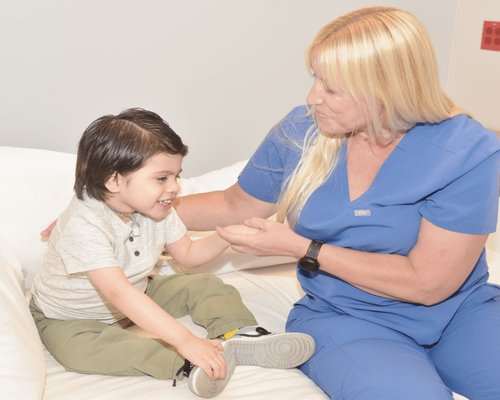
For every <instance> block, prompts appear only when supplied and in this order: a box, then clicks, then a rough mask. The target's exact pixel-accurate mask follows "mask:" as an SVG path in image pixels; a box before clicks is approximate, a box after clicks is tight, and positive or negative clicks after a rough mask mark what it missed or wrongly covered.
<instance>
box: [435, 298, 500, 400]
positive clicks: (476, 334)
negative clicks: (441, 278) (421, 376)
mask: <svg viewBox="0 0 500 400" xmlns="http://www.w3.org/2000/svg"><path fill="white" fill-rule="evenodd" d="M490 289H491V288H490ZM479 290H481V289H479ZM475 294H476V293H473V294H472V295H471V296H470V298H469V299H468V300H467V301H466V302H465V303H464V305H463V306H462V307H461V308H460V310H459V311H458V312H457V314H456V315H455V317H454V318H453V320H452V321H451V323H450V324H449V325H448V327H447V328H446V330H445V332H444V333H443V336H442V338H441V340H440V341H439V343H438V344H437V345H436V346H434V347H433V348H432V349H431V350H430V351H429V355H430V356H431V358H432V360H433V362H434V365H435V366H436V368H437V371H438V373H439V374H440V375H441V378H442V379H443V381H444V382H445V383H446V385H447V386H448V387H450V388H451V389H452V390H453V391H454V392H456V393H459V394H461V395H463V396H465V397H467V398H469V399H471V400H494V399H495V400H498V399H500V383H499V379H498V378H499V377H500V297H496V298H493V299H491V300H489V301H486V302H482V301H481V302H479V303H477V304H475V303H474V297H475Z"/></svg>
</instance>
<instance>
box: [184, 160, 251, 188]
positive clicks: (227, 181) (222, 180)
mask: <svg viewBox="0 0 500 400" xmlns="http://www.w3.org/2000/svg"><path fill="white" fill-rule="evenodd" d="M247 162H248V160H244V161H239V162H237V163H235V164H233V165H230V166H228V167H224V168H221V169H218V170H215V171H211V172H207V173H206V174H203V175H200V176H197V177H194V178H189V179H181V181H180V187H181V191H180V192H179V196H186V195H188V194H195V193H206V192H213V191H215V190H224V189H227V188H228V187H230V186H232V185H233V184H235V183H236V181H237V180H238V176H239V175H240V173H241V171H243V168H245V165H247Z"/></svg>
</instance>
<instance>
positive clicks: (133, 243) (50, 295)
mask: <svg viewBox="0 0 500 400" xmlns="http://www.w3.org/2000/svg"><path fill="white" fill-rule="evenodd" d="M135 219H136V221H137V222H138V223H139V225H140V236H138V237H133V236H132V223H131V222H128V223H125V222H123V221H122V220H121V219H120V218H119V217H118V216H117V215H116V214H115V213H114V212H112V211H111V210H110V209H109V208H108V207H106V206H105V205H104V203H102V202H100V201H98V200H95V199H93V198H90V197H88V196H87V195H86V193H85V194H84V200H83V201H82V200H79V199H78V198H77V197H76V196H75V197H73V199H72V200H71V203H70V205H69V206H68V208H67V209H66V210H65V211H64V212H63V213H62V214H61V216H60V218H59V219H58V222H57V225H56V226H55V228H54V230H53V231H52V234H51V236H50V240H49V244H48V248H47V252H46V253H45V256H44V260H43V263H42V266H41V268H40V271H39V272H38V274H37V276H36V277H35V280H34V284H33V288H32V292H33V297H34V299H35V303H36V305H37V306H38V307H39V308H40V309H41V310H42V311H43V313H44V314H45V316H46V317H48V318H52V319H59V320H73V319H93V320H98V321H101V322H104V323H108V324H112V323H114V322H117V321H119V320H121V319H123V318H125V316H124V315H123V313H121V312H120V311H119V310H118V309H117V308H116V307H115V306H114V305H113V304H111V303H110V302H109V301H108V300H107V299H106V298H105V297H104V296H103V294H102V293H101V292H100V291H99V289H97V287H95V286H94V285H93V283H92V282H91V281H90V279H89V278H88V277H87V274H86V273H85V272H86V271H92V270H96V269H100V268H108V267H116V266H119V267H120V268H121V269H122V270H123V272H124V273H125V275H126V276H127V278H128V280H129V281H130V283H131V284H132V285H133V286H135V287H136V288H137V289H139V290H141V291H143V292H144V291H145V290H146V286H147V277H148V275H149V273H150V272H151V270H152V269H153V267H154V265H155V264H156V262H157V260H158V258H159V256H160V255H161V252H162V251H163V247H164V246H165V245H166V244H171V243H174V242H176V241H178V240H180V239H181V238H182V237H183V236H184V235H185V234H186V231H187V230H186V227H185V226H184V224H183V223H182V221H181V220H180V218H179V217H178V216H177V213H176V212H175V210H174V209H173V208H171V210H170V212H169V213H168V215H167V217H166V218H164V219H162V220H160V221H155V220H152V219H151V218H149V217H146V216H144V215H141V214H135Z"/></svg>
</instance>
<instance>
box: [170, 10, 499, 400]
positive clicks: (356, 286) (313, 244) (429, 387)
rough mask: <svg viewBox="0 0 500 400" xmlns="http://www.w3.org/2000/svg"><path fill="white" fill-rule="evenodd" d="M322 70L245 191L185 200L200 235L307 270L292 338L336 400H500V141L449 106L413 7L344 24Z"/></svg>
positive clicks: (317, 60)
mask: <svg viewBox="0 0 500 400" xmlns="http://www.w3.org/2000/svg"><path fill="white" fill-rule="evenodd" d="M307 63H308V66H309V69H310V70H311V72H312V73H313V74H314V84H313V86H312V89H311V91H310V93H309V95H308V97H307V103H308V105H309V106H308V107H298V108H296V109H294V110H293V111H292V112H291V113H290V114H289V115H288V116H286V117H285V118H284V119H283V120H282V121H281V122H280V123H279V124H278V125H276V126H275V127H274V128H273V130H272V131H271V132H270V133H269V135H268V136H267V138H266V139H265V140H264V142H263V143H262V145H261V146H260V147H259V149H258V150H257V152H256V153H255V154H254V156H253V157H252V159H251V160H250V162H249V163H248V165H247V166H246V168H245V170H244V171H243V172H242V174H241V176H240V178H239V182H238V183H237V184H235V185H234V186H232V187H231V188H229V189H228V190H226V191H225V192H214V193H209V194H205V195H199V196H192V197H188V198H182V199H180V202H179V203H178V204H177V206H176V210H177V212H178V214H179V215H180V216H181V218H182V220H183V221H184V223H186V225H187V226H188V229H193V230H195V229H197V230H208V229H213V228H214V227H215V226H216V225H219V226H225V225H229V224H235V223H241V222H242V221H245V223H246V224H247V225H249V226H252V227H256V228H259V229H260V231H259V232H258V233H257V234H255V235H250V236H244V235H236V234H231V233H229V232H226V231H225V230H224V229H223V228H217V229H218V232H219V234H220V235H221V236H222V237H223V238H224V239H226V240H228V241H230V242H231V243H233V248H234V249H235V250H238V251H241V252H246V253H250V254H256V255H259V256H267V255H287V256H293V257H295V258H296V259H297V260H299V268H298V278H299V281H300V283H301V285H302V288H303V290H304V291H305V293H306V296H305V297H304V298H303V299H301V300H300V301H299V302H298V303H297V304H296V305H295V306H294V308H293V310H292V311H291V313H290V316H289V320H288V323H287V329H288V330H290V331H298V332H304V333H307V334H309V335H311V336H313V338H314V339H315V341H316V349H317V350H316V353H315V355H314V356H313V357H312V358H311V359H310V360H309V361H308V362H307V363H305V364H304V365H303V366H302V367H301V369H302V371H303V372H304V373H306V374H307V375H308V376H309V377H311V379H313V380H314V381H315V382H316V383H317V384H318V385H319V386H320V387H321V388H322V389H323V390H324V391H325V392H326V393H327V394H328V395H329V396H330V397H331V398H335V399H370V400H373V399H384V400H390V399H397V400H401V399H405V400H410V399H418V400H422V399H426V400H429V399H452V394H451V390H453V391H455V392H457V393H460V394H463V395H464V396H467V397H469V398H470V399H498V398H500V384H498V383H497V382H498V379H497V377H498V376H499V373H500V362H499V361H498V360H500V345H499V344H498V343H499V340H498V338H500V289H499V288H498V287H497V286H495V285H490V284H488V283H487V279H488V267H487V264H486V258H485V251H484V245H485V242H486V240H487V237H488V234H489V233H491V232H494V230H495V227H496V215H497V207H498V196H499V190H498V189H499V188H498V157H499V154H500V153H499V149H500V145H499V143H498V139H497V137H496V135H495V134H494V133H493V132H490V131H487V130H485V129H484V128H483V127H482V126H481V125H480V124H479V123H478V122H476V121H474V120H473V119H472V118H470V117H469V116H468V115H467V114H466V113H465V112H464V111H463V110H461V109H459V108H458V107H456V106H455V105H454V103H453V102H452V101H451V100H450V99H449V98H448V97H447V96H446V94H445V93H444V92H443V89H442V88H441V85H440V83H439V77H438V66H437V62H436V56H435V52H434V48H433V45H432V42H431V40H430V37H429V35H428V33H427V32H426V30H425V28H424V27H423V25H422V24H421V23H420V22H419V21H418V20H417V19H416V18H415V17H414V16H412V15H411V14H409V13H407V12H404V11H402V10H398V9H395V8H387V7H373V8H367V9H362V10H358V11H355V12H352V13H349V14H347V15H345V16H343V17H341V18H338V19H336V20H335V21H333V22H332V23H330V24H328V25H327V26H325V27H324V28H323V29H322V30H321V31H320V32H319V33H318V35H317V36H316V38H315V39H314V41H313V43H312V44H311V45H310V46H309V48H308V52H307ZM202 207H205V209H204V210H202ZM276 211H277V218H278V222H273V221H270V220H265V219H264V218H267V217H269V216H271V215H272V214H274V213H275V212H276ZM249 218H251V219H249ZM285 220H286V221H287V222H288V226H287V225H285V224H283V223H282V222H285ZM323 242H324V244H323ZM450 389H451V390H450Z"/></svg>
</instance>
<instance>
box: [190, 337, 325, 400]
mask: <svg viewBox="0 0 500 400" xmlns="http://www.w3.org/2000/svg"><path fill="white" fill-rule="evenodd" d="M222 345H223V346H224V351H223V352H222V355H223V356H224V358H225V360H226V362H227V372H226V377H225V378H224V379H217V380H216V381H213V380H212V379H210V378H209V377H208V376H207V374H206V373H205V371H203V370H202V369H201V368H198V367H197V366H195V367H193V369H192V370H191V371H190V373H189V389H190V390H191V392H193V393H194V394H196V395H198V396H200V397H203V398H211V397H215V396H217V395H218V394H220V393H222V391H223V390H224V388H225V387H226V385H227V384H228V382H229V380H230V379H231V376H232V375H233V373H234V369H235V367H236V366H238V365H247V366H257V367H262V368H279V369H287V368H295V367H297V366H299V365H302V364H304V363H305V362H306V361H307V360H309V358H311V356H312V355H313V353H314V350H315V348H316V345H315V343H314V340H313V338H312V337H310V336H309V335H306V334H304V333H296V332H290V333H277V334H276V333H271V332H268V331H267V330H265V329H264V328H261V327H246V328H242V329H239V330H238V331H237V332H236V333H235V334H234V335H233V336H232V337H231V338H230V339H228V340H226V341H224V342H222Z"/></svg>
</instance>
